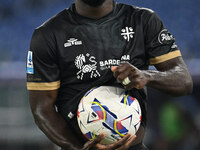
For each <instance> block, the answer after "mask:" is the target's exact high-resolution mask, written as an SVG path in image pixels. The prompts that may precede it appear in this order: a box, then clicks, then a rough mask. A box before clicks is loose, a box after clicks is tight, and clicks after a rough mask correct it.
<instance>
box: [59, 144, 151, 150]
mask: <svg viewBox="0 0 200 150" xmlns="http://www.w3.org/2000/svg"><path fill="white" fill-rule="evenodd" d="M61 150H71V149H61ZM128 150H148V148H147V147H146V146H145V145H144V144H143V143H140V144H137V145H134V146H132V147H130V148H129V149H128Z"/></svg>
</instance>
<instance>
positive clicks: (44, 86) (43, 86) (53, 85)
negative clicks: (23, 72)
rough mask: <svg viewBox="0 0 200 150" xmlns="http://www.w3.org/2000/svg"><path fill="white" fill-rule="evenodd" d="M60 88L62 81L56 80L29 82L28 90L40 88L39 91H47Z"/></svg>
mask: <svg viewBox="0 0 200 150" xmlns="http://www.w3.org/2000/svg"><path fill="white" fill-rule="evenodd" d="M59 88H60V81H55V82H27V89H28V90H39V91H47V90H56V89H59Z"/></svg>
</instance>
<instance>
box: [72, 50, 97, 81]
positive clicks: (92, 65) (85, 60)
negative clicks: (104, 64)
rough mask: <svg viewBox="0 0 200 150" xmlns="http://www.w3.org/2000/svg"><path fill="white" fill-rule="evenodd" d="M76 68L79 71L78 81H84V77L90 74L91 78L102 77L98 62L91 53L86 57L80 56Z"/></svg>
mask: <svg viewBox="0 0 200 150" xmlns="http://www.w3.org/2000/svg"><path fill="white" fill-rule="evenodd" d="M74 63H75V66H76V68H77V69H79V71H78V72H77V73H76V75H77V79H79V80H83V78H84V75H86V74H89V76H90V78H91V79H92V78H97V77H100V76H101V75H100V73H99V72H98V70H97V61H96V58H95V57H94V56H91V55H90V54H89V53H87V54H86V55H84V54H80V55H78V56H77V57H76V59H75V61H74Z"/></svg>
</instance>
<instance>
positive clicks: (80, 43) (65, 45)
mask: <svg viewBox="0 0 200 150" xmlns="http://www.w3.org/2000/svg"><path fill="white" fill-rule="evenodd" d="M73 45H82V41H78V39H75V38H70V39H69V40H67V42H66V43H65V44H64V47H70V46H73Z"/></svg>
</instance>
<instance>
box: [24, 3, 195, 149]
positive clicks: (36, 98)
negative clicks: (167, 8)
mask: <svg viewBox="0 0 200 150" xmlns="http://www.w3.org/2000/svg"><path fill="white" fill-rule="evenodd" d="M149 65H154V66H155V67H156V68H157V70H156V71H154V70H148V67H149ZM99 85H113V86H121V87H123V88H125V89H127V90H128V92H129V93H130V94H131V95H132V96H134V97H136V98H137V99H138V100H139V102H140V106H141V108H142V123H141V126H140V128H139V130H138V131H137V133H136V136H132V137H131V138H130V135H129V134H127V135H126V136H125V137H123V138H122V139H121V140H119V141H117V142H116V143H114V144H111V145H106V146H105V145H101V144H100V141H101V140H102V139H103V138H104V136H105V135H104V133H102V134H101V135H99V136H97V138H96V139H94V140H92V141H87V140H86V138H85V137H84V136H83V135H82V134H81V132H80V130H79V127H78V124H77V120H76V111H77V105H78V103H79V101H80V99H81V97H82V96H83V94H84V93H85V92H86V91H87V90H89V89H90V88H92V87H94V86H99ZM146 86H149V87H152V88H155V89H158V90H160V91H163V92H166V93H169V94H172V95H175V96H181V95H186V94H189V93H191V91H192V80H191V76H190V74H189V72H188V70H187V67H186V65H185V63H184V61H183V59H182V57H181V53H180V50H179V49H178V46H177V45H176V44H175V39H174V37H173V36H172V35H171V34H170V33H169V32H168V30H167V29H166V28H165V26H164V25H163V23H162V21H161V20H160V19H159V17H158V16H157V15H156V13H155V12H153V11H152V10H149V9H145V8H139V7H135V6H130V5H126V4H117V3H116V2H115V1H113V0H75V3H74V4H72V5H71V7H70V8H69V9H65V10H63V11H62V12H60V13H59V14H57V15H56V16H54V17H52V18H50V19H49V20H48V21H47V22H45V23H44V24H42V25H41V26H40V27H38V28H37V29H36V30H35V32H34V34H33V36H32V41H31V46H30V50H29V51H28V58H27V88H28V90H29V100H30V106H31V109H32V113H33V116H34V119H35V122H36V124H37V125H38V127H39V128H40V129H41V130H42V131H43V132H44V133H45V134H46V136H47V137H48V138H49V139H50V140H52V141H53V142H54V143H55V144H57V145H58V146H60V147H61V148H62V149H65V150H68V149H72V150H76V149H84V150H86V149H87V150H90V149H95V150H114V149H118V150H125V149H130V150H146V149H147V148H146V147H145V146H144V145H143V142H142V140H143V137H144V134H145V126H146V88H145V87H146Z"/></svg>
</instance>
